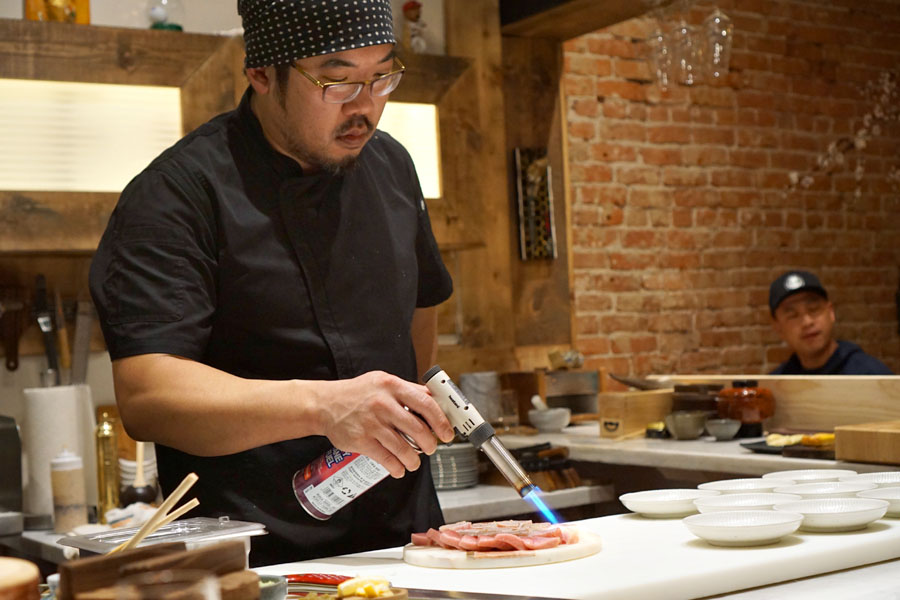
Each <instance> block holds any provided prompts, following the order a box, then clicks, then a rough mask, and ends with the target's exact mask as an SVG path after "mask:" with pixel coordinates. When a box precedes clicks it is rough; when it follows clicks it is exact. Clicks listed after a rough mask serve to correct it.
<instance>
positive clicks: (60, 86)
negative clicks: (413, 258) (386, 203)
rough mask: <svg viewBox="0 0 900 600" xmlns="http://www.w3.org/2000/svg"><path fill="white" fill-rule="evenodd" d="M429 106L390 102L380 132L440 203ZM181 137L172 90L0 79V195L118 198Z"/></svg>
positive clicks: (177, 97) (433, 111) (433, 112)
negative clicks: (399, 147) (396, 144)
mask: <svg viewBox="0 0 900 600" xmlns="http://www.w3.org/2000/svg"><path fill="white" fill-rule="evenodd" d="M437 119H438V115H437V107H436V106H435V105H433V104H418V103H410V102H388V104H387V106H386V108H385V111H384V114H383V116H382V118H381V121H380V122H379V124H378V127H379V129H382V130H383V131H386V132H388V133H389V134H391V135H392V136H394V137H395V138H396V139H397V140H399V141H400V143H402V144H403V145H404V146H405V147H406V149H407V150H408V151H409V153H410V155H411V156H412V159H413V163H414V164H415V166H416V172H417V173H418V175H419V181H420V183H421V185H422V191H423V193H424V195H425V197H426V198H439V197H440V196H441V178H440V150H439V146H438V121H437ZM181 136H182V123H181V91H180V89H179V88H176V87H154V86H143V85H141V86H138V85H113V84H100V83H73V82H61V81H36V80H20V79H0V139H2V141H3V144H2V145H0V190H28V191H68V192H121V191H122V189H123V188H124V187H125V186H126V185H127V184H128V182H129V181H130V180H131V178H132V177H134V176H135V175H137V174H138V173H140V172H141V171H142V170H143V169H144V168H145V167H146V166H147V165H148V164H149V163H150V162H151V161H152V160H153V159H154V158H156V157H157V156H158V155H159V154H160V153H161V152H162V151H163V150H165V149H166V148H168V147H169V146H171V145H172V144H174V143H175V142H177V141H178V140H179V139H180V138H181Z"/></svg>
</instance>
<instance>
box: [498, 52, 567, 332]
mask: <svg viewBox="0 0 900 600" xmlns="http://www.w3.org/2000/svg"><path fill="white" fill-rule="evenodd" d="M561 68H562V49H561V47H560V44H559V43H558V42H556V41H555V40H551V39H541V38H514V37H509V36H504V37H503V73H504V78H503V91H504V97H505V99H506V154H507V156H508V157H509V162H510V168H509V169H508V171H509V177H510V179H509V186H510V196H509V211H510V214H513V215H515V214H516V212H517V211H516V206H517V196H516V186H515V168H514V161H513V160H512V156H513V150H514V149H515V148H517V147H522V148H546V149H547V155H548V158H549V159H550V170H551V177H552V181H551V193H552V195H553V202H554V223H555V229H556V243H557V249H558V257H557V258H556V259H553V260H529V261H523V260H521V259H520V258H518V257H519V256H520V252H519V241H518V224H517V222H516V219H512V220H511V225H512V227H511V229H510V238H511V244H510V249H509V252H510V256H512V257H513V259H512V286H513V288H512V289H513V292H512V297H513V311H514V313H515V343H516V345H517V346H521V345H532V344H569V343H571V341H572V339H573V337H572V331H571V303H572V300H571V287H570V277H569V270H570V269H569V256H568V252H567V249H568V247H569V243H568V227H567V226H566V222H567V207H566V191H567V189H566V188H567V186H566V184H565V181H566V178H565V172H566V163H565V157H564V153H563V148H564V144H563V134H564V127H563V122H564V121H563V117H562V114H564V112H565V107H561V106H560V104H561V94H560V93H559V81H560V79H559V78H560V72H561Z"/></svg>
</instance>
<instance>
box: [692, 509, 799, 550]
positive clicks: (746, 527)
mask: <svg viewBox="0 0 900 600" xmlns="http://www.w3.org/2000/svg"><path fill="white" fill-rule="evenodd" d="M802 521H803V515H801V514H798V513H790V512H786V511H778V512H776V511H774V510H738V511H729V512H715V513H706V514H700V515H692V516H690V517H685V518H684V520H683V521H682V522H683V523H684V524H685V526H686V527H687V528H688V529H690V531H691V533H693V534H694V535H696V536H697V537H699V538H701V539H704V540H706V541H707V542H709V543H710V544H713V545H714V546H763V545H765V544H774V543H775V542H777V541H778V540H780V539H781V538H783V537H784V536H786V535H789V534H791V533H794V532H795V531H797V528H798V527H800V523H801V522H802Z"/></svg>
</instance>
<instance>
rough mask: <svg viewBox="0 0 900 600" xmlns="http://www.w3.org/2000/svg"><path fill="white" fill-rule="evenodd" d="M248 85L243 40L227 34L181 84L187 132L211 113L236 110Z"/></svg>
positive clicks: (182, 105) (203, 121) (184, 123)
mask: <svg viewBox="0 0 900 600" xmlns="http://www.w3.org/2000/svg"><path fill="white" fill-rule="evenodd" d="M246 89H247V78H246V77H245V76H244V43H243V40H241V38H237V37H234V38H226V41H225V43H223V44H221V45H220V46H218V47H217V48H216V49H215V51H214V52H213V53H212V54H211V55H210V56H209V57H207V59H206V60H205V61H204V62H203V64H201V65H200V66H199V67H198V68H197V69H196V70H195V71H194V72H193V73H191V74H190V76H189V77H188V78H187V79H186V80H185V82H184V84H183V85H182V86H181V125H182V129H183V130H184V133H185V134H187V133H189V132H191V131H193V130H194V129H196V128H197V127H199V126H200V125H203V124H204V123H206V122H207V121H208V120H210V119H211V118H212V117H214V116H216V115H218V114H220V113H223V112H225V111H229V110H233V109H234V108H235V107H236V106H237V105H238V103H240V101H241V96H242V95H243V93H244V90H246Z"/></svg>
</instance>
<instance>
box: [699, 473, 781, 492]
mask: <svg viewBox="0 0 900 600" xmlns="http://www.w3.org/2000/svg"><path fill="white" fill-rule="evenodd" d="M786 485H794V482H793V481H791V480H790V479H784V480H783V479H762V478H759V477H755V478H754V477H748V478H745V479H722V480H720V481H709V482H707V483H701V484H700V485H698V486H697V488H698V489H701V490H716V491H719V492H722V493H723V494H746V493H748V492H771V491H773V490H774V489H775V488H777V487H784V486H786Z"/></svg>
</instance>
